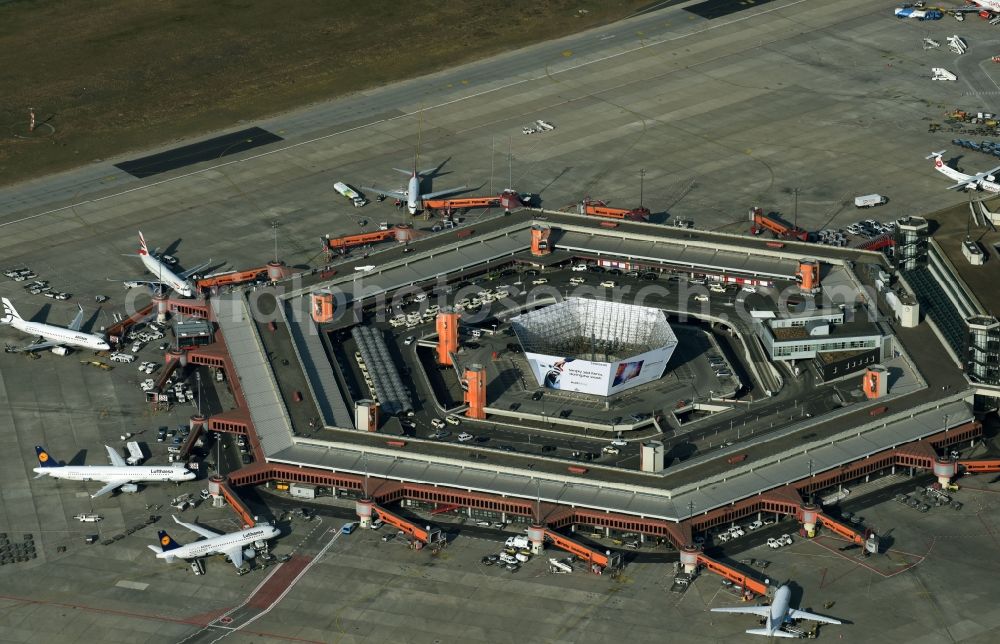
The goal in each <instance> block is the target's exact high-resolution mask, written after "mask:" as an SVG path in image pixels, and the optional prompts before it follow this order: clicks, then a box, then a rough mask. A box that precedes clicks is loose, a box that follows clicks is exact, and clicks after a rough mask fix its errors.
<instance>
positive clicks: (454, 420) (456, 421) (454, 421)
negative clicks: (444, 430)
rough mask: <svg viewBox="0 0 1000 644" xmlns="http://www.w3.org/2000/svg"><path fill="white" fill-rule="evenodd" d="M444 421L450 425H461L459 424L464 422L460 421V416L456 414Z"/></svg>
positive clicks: (450, 415) (448, 416) (445, 418)
mask: <svg viewBox="0 0 1000 644" xmlns="http://www.w3.org/2000/svg"><path fill="white" fill-rule="evenodd" d="M444 421H445V422H446V423H448V424H449V425H459V424H461V423H462V421H461V420H459V418H458V416H456V415H454V414H449V415H447V416H445V417H444Z"/></svg>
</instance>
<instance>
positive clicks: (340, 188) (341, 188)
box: [333, 181, 368, 208]
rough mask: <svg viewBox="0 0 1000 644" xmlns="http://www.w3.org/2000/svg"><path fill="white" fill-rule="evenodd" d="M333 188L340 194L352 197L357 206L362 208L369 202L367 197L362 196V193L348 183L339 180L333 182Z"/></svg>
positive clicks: (352, 201)
mask: <svg viewBox="0 0 1000 644" xmlns="http://www.w3.org/2000/svg"><path fill="white" fill-rule="evenodd" d="M333 189H334V190H336V191H337V193H338V194H340V195H342V196H344V197H347V198H348V199H350V200H351V203H353V204H354V207H355V208H360V207H362V206H364V205H366V204H367V203H368V200H367V199H365V198H364V197H363V196H361V194H359V193H358V192H357V191H356V190H355V189H354V188H352V187H351V186H349V185H347V184H346V183H343V182H341V181H338V182H336V183H335V184H333Z"/></svg>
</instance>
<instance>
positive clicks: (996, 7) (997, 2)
mask: <svg viewBox="0 0 1000 644" xmlns="http://www.w3.org/2000/svg"><path fill="white" fill-rule="evenodd" d="M966 4H967V5H970V6H967V7H955V8H954V9H949V10H948V11H951V12H952V13H979V12H980V11H982V10H983V9H985V10H986V11H992V12H993V13H1000V0H966Z"/></svg>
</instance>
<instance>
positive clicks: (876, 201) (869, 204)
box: [854, 195, 889, 208]
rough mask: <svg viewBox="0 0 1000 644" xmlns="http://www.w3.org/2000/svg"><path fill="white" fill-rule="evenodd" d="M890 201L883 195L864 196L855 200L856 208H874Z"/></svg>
mask: <svg viewBox="0 0 1000 644" xmlns="http://www.w3.org/2000/svg"><path fill="white" fill-rule="evenodd" d="M887 201H889V200H888V199H887V198H886V197H883V196H882V195H862V196H860V197H855V198H854V207H855V208H874V207H875V206H881V205H882V204H884V203H885V202H887Z"/></svg>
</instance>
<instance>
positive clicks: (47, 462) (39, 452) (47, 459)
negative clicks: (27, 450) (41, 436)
mask: <svg viewBox="0 0 1000 644" xmlns="http://www.w3.org/2000/svg"><path fill="white" fill-rule="evenodd" d="M35 456H37V457H38V465H39V466H41V467H62V465H60V464H59V462H58V461H57V460H56V459H54V458H52V456H51V455H50V454H49V453H48V452H47V451H45V448H44V447H42V446H41V445H35Z"/></svg>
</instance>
